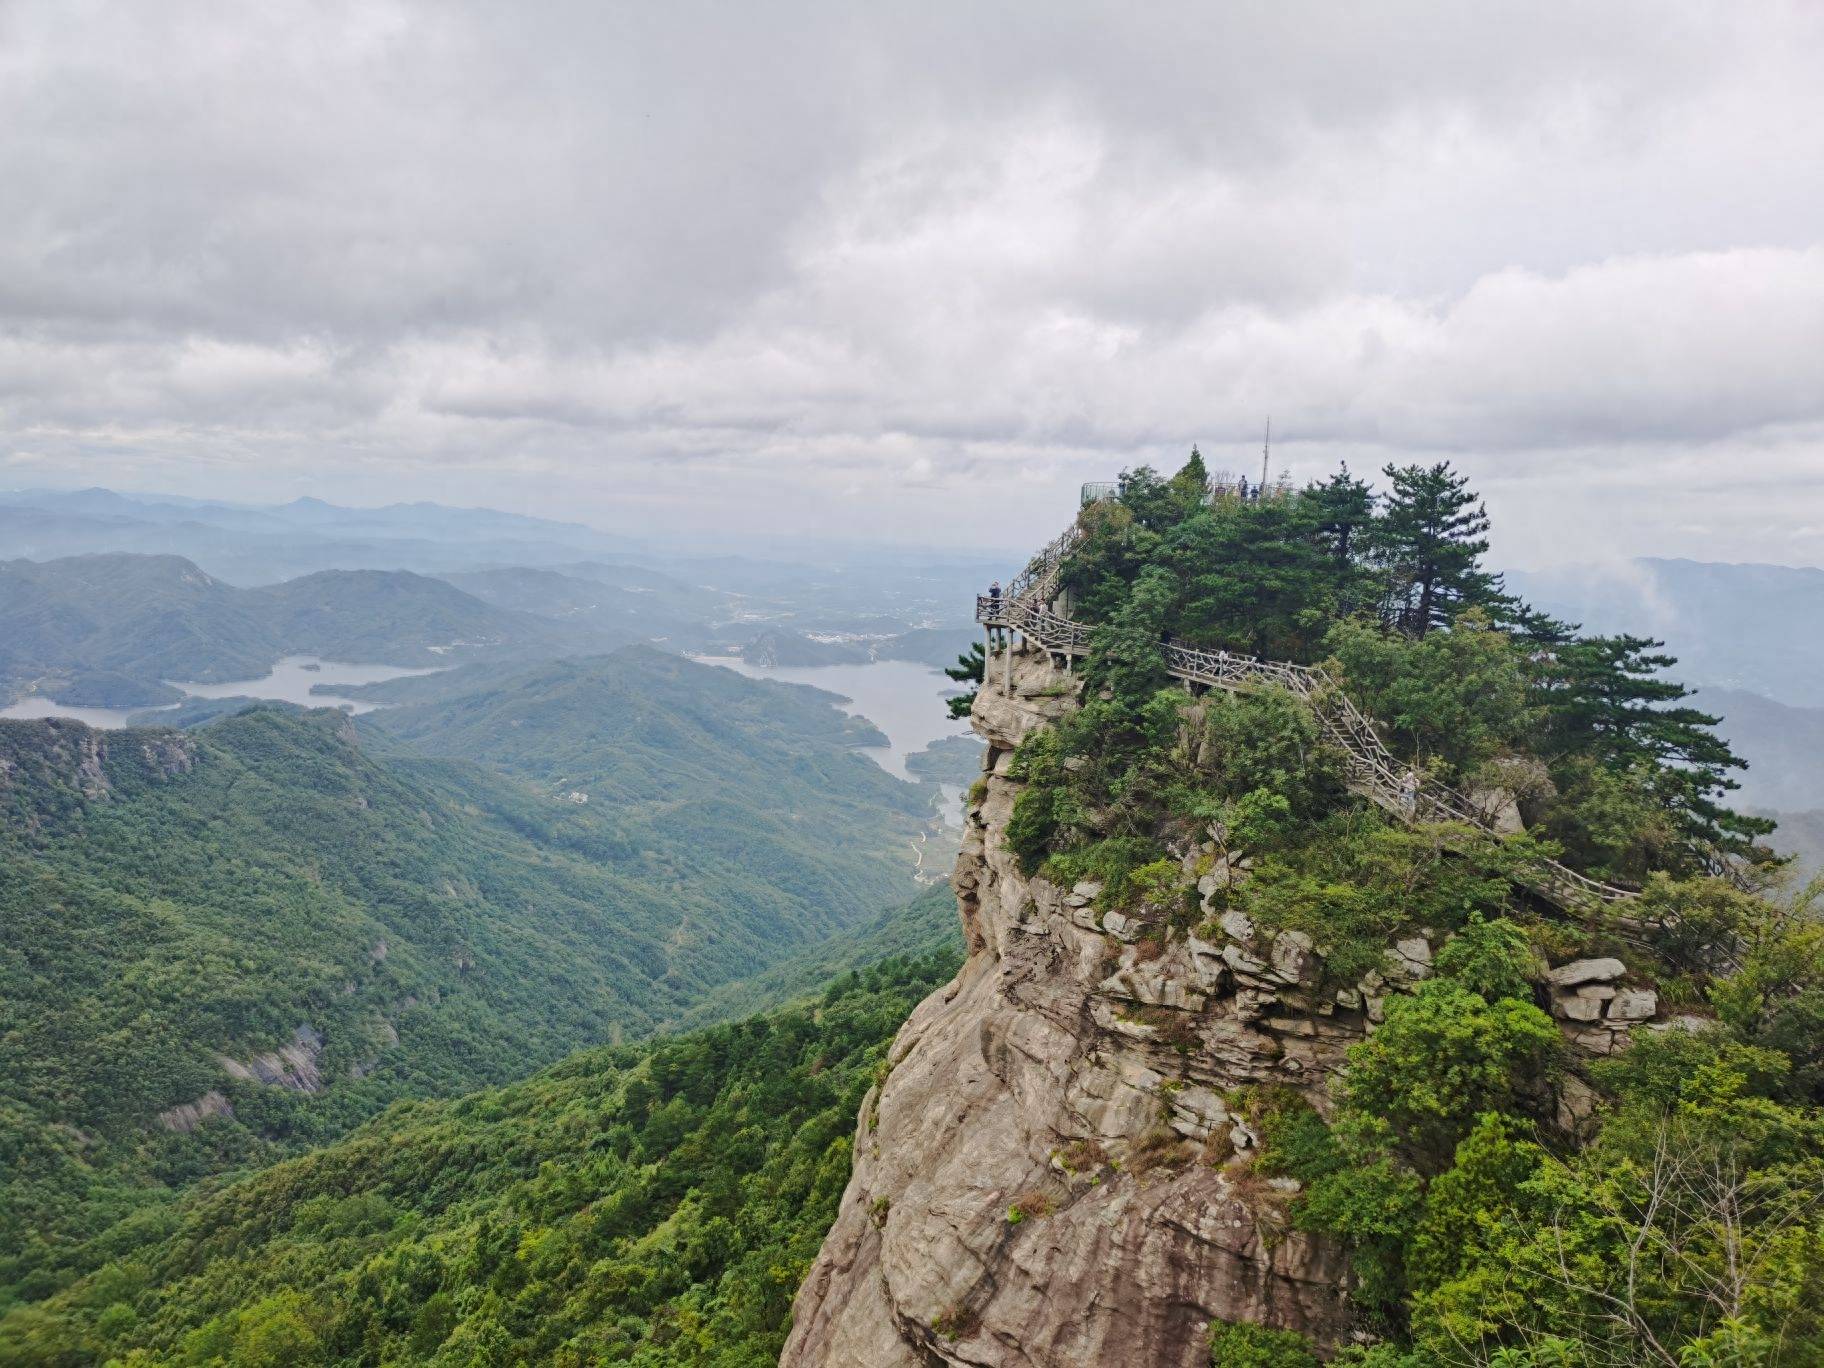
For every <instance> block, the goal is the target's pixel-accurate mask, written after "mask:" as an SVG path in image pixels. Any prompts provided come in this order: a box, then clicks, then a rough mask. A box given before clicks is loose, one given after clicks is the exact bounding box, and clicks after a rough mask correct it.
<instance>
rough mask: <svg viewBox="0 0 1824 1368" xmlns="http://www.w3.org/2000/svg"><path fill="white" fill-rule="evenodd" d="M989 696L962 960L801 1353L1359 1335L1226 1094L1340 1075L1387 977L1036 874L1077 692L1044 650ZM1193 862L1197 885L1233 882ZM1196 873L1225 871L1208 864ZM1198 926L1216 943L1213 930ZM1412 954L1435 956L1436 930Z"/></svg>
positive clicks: (1121, 1355)
mask: <svg viewBox="0 0 1824 1368" xmlns="http://www.w3.org/2000/svg"><path fill="white" fill-rule="evenodd" d="M990 678H991V683H990V685H989V687H986V688H984V689H983V690H982V691H981V693H980V695H979V697H978V698H977V701H976V707H975V714H974V723H975V727H976V730H977V731H978V732H980V733H981V734H982V735H983V736H984V737H985V738H986V739H987V741H988V743H989V746H988V751H987V754H986V756H985V759H984V765H985V780H986V782H985V785H984V786H983V788H984V789H985V791H981V790H978V794H979V798H978V801H976V802H974V803H973V804H972V806H971V809H970V823H969V830H968V833H967V835H966V838H965V842H964V846H963V850H962V853H961V855H960V857H959V858H958V861H957V868H956V877H955V885H956V889H957V896H958V902H959V905H960V908H961V912H962V918H963V926H964V931H965V938H966V943H967V946H968V950H969V957H968V960H967V962H966V963H965V964H964V966H963V969H962V971H961V972H960V973H959V974H958V976H957V977H956V979H955V980H954V981H953V982H952V983H950V984H949V985H948V986H946V987H945V988H944V989H942V990H940V991H939V992H937V993H936V994H934V995H933V996H932V997H930V998H928V999H927V1000H926V1001H925V1002H924V1003H922V1004H921V1005H920V1006H919V1008H918V1009H917V1010H916V1011H915V1012H914V1013H913V1014H912V1017H911V1018H910V1019H909V1020H908V1021H907V1023H906V1025H905V1027H904V1028H903V1029H902V1030H901V1032H900V1034H899V1036H898V1038H897V1039H896V1040H895V1041H894V1044H893V1046H892V1050H891V1053H890V1055H889V1061H888V1062H889V1066H890V1068H889V1072H888V1074H887V1076H886V1078H885V1080H884V1082H883V1083H882V1084H881V1085H880V1086H879V1087H878V1088H877V1089H875V1090H874V1091H872V1092H870V1094H869V1096H868V1098H867V1099H866V1101H864V1103H863V1105H862V1112H861V1117H860V1120H859V1124H858V1126H857V1130H856V1136H855V1151H854V1170H853V1174H852V1177H851V1180H850V1183H849V1186H848V1189H847V1191H846V1192H845V1194H844V1197H843V1202H842V1208H841V1212H840V1214H839V1216H838V1218H837V1221H836V1224H835V1226H834V1227H833V1228H832V1230H831V1232H830V1234H829V1237H828V1239H827V1240H826V1242H825V1244H824V1247H823V1250H822V1253H821V1255H820V1256H819V1258H818V1260H817V1262H816V1264H815V1265H814V1266H813V1268H812V1270H811V1273H810V1275H809V1276H808V1278H807V1279H806V1281H805V1283H804V1286H803V1287H802V1289H801V1290H800V1292H799V1294H798V1300H797V1304H796V1307H795V1313H794V1324H793V1330H792V1335H791V1338H790V1340H789V1341H788V1343H787V1345H786V1348H785V1352H784V1355H783V1357H782V1359H781V1362H782V1364H786V1365H792V1368H810V1366H811V1365H817V1366H818V1368H915V1366H916V1368H929V1366H930V1365H939V1364H958V1365H961V1364H970V1365H984V1366H989V1365H991V1366H992V1368H1065V1366H1067V1365H1070V1366H1075V1365H1082V1366H1083V1368H1088V1366H1089V1365H1113V1364H1122V1365H1127V1364H1133V1365H1142V1364H1144V1365H1167V1366H1168V1368H1170V1366H1172V1365H1182V1366H1183V1368H1191V1366H1192V1365H1202V1364H1206V1363H1207V1362H1208V1349H1207V1347H1206V1343H1205V1335H1206V1331H1207V1328H1208V1325H1209V1323H1210V1321H1211V1320H1212V1319H1214V1318H1221V1319H1224V1320H1232V1321H1243V1320H1245V1321H1255V1322H1260V1323H1263V1324H1266V1325H1272V1326H1282V1327H1289V1328H1295V1329H1297V1330H1299V1331H1302V1332H1303V1333H1305V1334H1308V1335H1311V1336H1312V1337H1313V1338H1315V1339H1316V1340H1317V1341H1318V1342H1319V1343H1322V1344H1336V1343H1339V1342H1341V1341H1343V1340H1344V1339H1345V1338H1346V1337H1347V1335H1348V1332H1349V1324H1350V1317H1349V1311H1348V1307H1347V1302H1346V1295H1345V1293H1346V1288H1347V1283H1348V1274H1347V1267H1346V1263H1345V1260H1344V1257H1343V1255H1342V1252H1341V1251H1340V1250H1339V1249H1338V1248H1337V1247H1336V1246H1335V1245H1334V1244H1331V1243H1329V1242H1327V1241H1324V1240H1320V1239H1317V1238H1314V1237H1312V1236H1308V1235H1306V1234H1303V1233H1301V1232H1298V1231H1294V1230H1292V1229H1290V1227H1289V1224H1288V1222H1287V1220H1286V1205H1287V1203H1288V1202H1289V1201H1290V1199H1291V1197H1292V1195H1294V1194H1293V1191H1291V1190H1289V1187H1290V1185H1287V1184H1276V1183H1274V1182H1269V1181H1267V1180H1264V1179H1262V1178H1261V1177H1260V1176H1259V1175H1258V1174H1257V1173H1255V1172H1254V1170H1253V1168H1252V1166H1251V1165H1250V1164H1249V1162H1248V1159H1249V1156H1248V1153H1247V1152H1248V1150H1249V1149H1250V1148H1251V1147H1252V1146H1253V1145H1254V1144H1255V1143H1256V1137H1255V1136H1253V1135H1252V1134H1251V1132H1250V1131H1249V1130H1248V1127H1247V1126H1246V1124H1245V1123H1244V1122H1243V1121H1241V1120H1240V1119H1238V1118H1236V1117H1233V1116H1231V1115H1230V1114H1229V1111H1228V1107H1227V1105H1226V1102H1225V1098H1226V1097H1227V1096H1228V1095H1229V1094H1230V1092H1231V1090H1233V1089H1234V1088H1236V1087H1237V1086H1239V1085H1243V1084H1248V1083H1265V1082H1281V1083H1287V1084H1291V1085H1293V1086H1296V1087H1299V1088H1301V1089H1303V1090H1306V1091H1307V1092H1308V1093H1309V1094H1310V1095H1311V1096H1312V1098H1313V1100H1314V1102H1316V1103H1318V1104H1319V1105H1320V1106H1327V1100H1326V1099H1325V1097H1324V1089H1325V1082H1326V1080H1327V1079H1328V1078H1329V1077H1330V1076H1331V1075H1332V1074H1334V1072H1335V1071H1336V1070H1337V1069H1339V1068H1340V1067H1341V1064H1342V1059H1343V1052H1344V1050H1345V1049H1346V1048H1347V1047H1348V1046H1349V1045H1350V1044H1351V1043H1353V1042H1354V1041H1356V1040H1359V1039H1361V1038H1362V1036H1363V1035H1364V1034H1365V1033H1366V1032H1367V1031H1368V1030H1370V1029H1371V1019H1370V1014H1371V1011H1372V1009H1373V1007H1374V1005H1375V997H1376V994H1377V993H1380V992H1384V991H1389V990H1390V988H1389V984H1388V980H1389V979H1391V978H1393V977H1394V976H1395V975H1396V973H1399V974H1418V973H1422V972H1424V971H1425V969H1426V968H1427V967H1428V966H1429V960H1430V946H1429V945H1424V946H1423V949H1421V948H1420V945H1417V944H1408V945H1405V946H1404V947H1403V950H1404V952H1405V953H1404V954H1403V956H1402V960H1401V964H1400V965H1399V966H1398V967H1397V968H1396V967H1394V966H1390V968H1389V972H1388V975H1387V976H1385V977H1383V976H1381V975H1372V976H1370V981H1369V982H1368V983H1366V985H1365V989H1366V991H1364V989H1363V988H1354V989H1348V990H1344V991H1342V992H1331V993H1325V992H1322V991H1320V989H1319V987H1318V984H1319V983H1320V981H1321V963H1320V957H1319V955H1318V952H1317V951H1316V950H1315V948H1314V947H1313V945H1312V944H1311V942H1310V940H1309V939H1308V938H1306V937H1303V936H1301V935H1298V934H1297V933H1281V934H1280V935H1278V936H1271V937H1263V936H1262V935H1260V934H1257V933H1256V930H1255V928H1254V927H1253V926H1251V925H1250V924H1249V923H1248V920H1247V918H1246V917H1243V916H1240V915H1238V914H1232V915H1230V916H1229V917H1227V918H1225V919H1224V920H1223V921H1222V923H1221V934H1220V936H1218V937H1216V938H1215V939H1212V940H1204V939H1201V938H1200V934H1191V935H1172V936H1162V935H1158V934H1151V935H1149V934H1148V931H1149V928H1151V929H1153V930H1155V931H1156V930H1157V928H1156V927H1155V926H1154V923H1153V921H1152V914H1151V912H1150V911H1149V909H1146V908H1140V909H1129V910H1123V911H1098V909H1097V906H1096V901H1097V899H1096V895H1097V894H1098V893H1099V891H1100V890H1099V889H1097V888H1096V887H1095V885H1093V884H1079V885H1077V886H1076V887H1075V888H1059V887H1057V886H1055V885H1053V884H1051V883H1049V882H1047V881H1046V880H1044V879H1039V878H1028V877H1026V876H1025V875H1023V874H1022V873H1021V872H1020V870H1019V867H1018V865H1017V863H1016V862H1015V860H1014V859H1013V857H1012V855H1011V854H1010V853H1008V852H1007V851H1006V849H1005V848H1004V844H1003V842H1002V839H1001V837H1002V831H1003V829H1004V827H1005V824H1006V821H1007V818H1008V816H1009V814H1010V813H1011V811H1012V807H1013V802H1014V799H1015V798H1016V796H1017V794H1018V791H1019V784H1018V783H1017V781H1015V780H1014V779H1013V778H1011V777H1010V775H1009V774H1008V763H1009V761H1010V759H1011V756H1012V751H1013V748H1014V746H1016V745H1017V744H1018V742H1019V741H1020V739H1021V738H1022V737H1024V736H1025V735H1027V734H1028V733H1029V732H1031V731H1032V730H1033V729H1035V728H1037V727H1042V726H1044V725H1046V724H1047V723H1049V722H1050V721H1052V720H1055V719H1056V718H1057V717H1059V716H1061V715H1062V714H1064V713H1066V712H1068V711H1069V710H1070V709H1071V708H1073V707H1074V706H1075V702H1074V690H1072V689H1071V688H1070V687H1069V686H1070V684H1071V683H1072V682H1073V681H1071V680H1070V679H1069V677H1068V676H1066V675H1064V674H1063V673H1062V672H1061V671H1058V670H1056V669H1055V668H1054V667H1053V666H1052V665H1051V663H1050V662H1049V661H1048V660H1047V659H1046V658H1045V657H1044V656H1043V655H1040V654H1036V653H1035V654H1032V655H1025V656H1020V657H1018V658H1017V661H1016V668H1015V671H1014V677H1013V687H1012V690H1011V692H1010V693H1003V692H1002V691H1001V687H1000V686H1001V678H1002V677H1001V674H1000V665H999V662H998V661H997V662H996V664H995V668H994V670H993V671H992V672H991V676H990ZM1194 854H1197V855H1198V859H1199V863H1198V864H1197V865H1196V868H1197V869H1198V870H1200V871H1202V872H1200V873H1199V880H1200V883H1199V887H1200V889H1201V890H1202V892H1203V893H1204V895H1205V896H1206V898H1207V897H1208V895H1209V894H1211V893H1213V892H1214V891H1215V889H1216V888H1217V887H1219V886H1220V885H1221V884H1222V883H1223V882H1224V881H1225V880H1226V879H1228V878H1230V877H1236V876H1237V875H1238V874H1239V871H1231V870H1228V869H1226V868H1225V867H1223V866H1222V865H1221V864H1220V862H1219V861H1216V860H1214V859H1211V858H1210V857H1209V856H1208V854H1207V852H1197V853H1194ZM1205 866H1208V868H1207V869H1206V868H1205ZM1202 934H1213V932H1211V931H1209V930H1208V929H1207V928H1206V931H1205V932H1204V933H1202ZM1421 944H1423V943H1422V942H1421Z"/></svg>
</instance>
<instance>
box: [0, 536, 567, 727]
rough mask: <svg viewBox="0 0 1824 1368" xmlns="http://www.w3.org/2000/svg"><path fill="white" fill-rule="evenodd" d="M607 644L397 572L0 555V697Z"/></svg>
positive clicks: (110, 692)
mask: <svg viewBox="0 0 1824 1368" xmlns="http://www.w3.org/2000/svg"><path fill="white" fill-rule="evenodd" d="M602 644H603V641H602V640H599V639H597V638H595V637H592V636H590V635H589V634H588V633H587V632H586V631H584V630H581V629H578V628H575V627H566V626H562V625H560V624H558V623H555V622H552V621H550V620H548V619H545V618H541V617H536V616H533V615H532V614H529V613H519V612H514V611H512V610H510V609H505V608H498V607H494V606H492V605H490V604H486V603H483V602H482V601H481V600H480V599H477V598H475V597H474V596H473V595H471V594H465V593H464V592H462V590H460V589H457V588H456V587H455V586H453V585H450V584H447V583H445V582H444V581H442V580H438V579H431V578H428V577H426V576H423V575H414V574H411V573H409V572H406V571H380V570H328V571H323V572H321V573H319V574H314V575H309V576H306V577H304V578H302V579H296V580H290V581H287V582H286V583H283V584H275V585H268V586H265V587H262V588H258V589H240V588H236V587H235V586H234V585H231V584H227V583H224V582H223V581H221V580H219V579H216V578H214V577H212V576H210V575H207V574H205V573H204V572H203V571H201V570H199V569H198V568H197V567H196V566H195V565H194V564H192V563H191V562H190V561H188V560H185V559H183V558H182V557H178V556H133V555H98V556H76V557H71V558H69V559H65V560H55V561H45V562H34V561H6V562H0V698H6V699H10V698H11V697H13V696H15V695H16V694H18V693H21V692H25V691H35V692H38V693H41V694H44V695H46V696H48V697H51V698H55V699H57V700H59V701H61V702H65V703H71V704H83V705H89V706H103V707H134V706H139V705H143V704H151V703H160V702H171V701H174V700H175V699H176V698H177V697H178V696H179V695H178V694H177V692H176V690H174V689H171V688H170V687H169V686H168V685H167V684H166V683H165V682H164V681H166V680H172V679H178V680H185V681H203V682H211V681H220V680H227V679H246V678H253V677H256V676H259V675H262V674H264V673H265V672H266V671H267V670H268V669H269V668H270V667H271V665H272V664H273V662H274V661H275V660H277V659H278V658H279V657H281V656H284V655H322V656H326V657H328V658H330V659H336V660H352V661H362V662H375V663H379V664H387V665H405V666H430V665H447V664H450V663H452V662H453V661H460V660H468V659H489V658H499V657H503V656H508V657H520V658H524V657H526V656H547V655H559V654H563V653H564V652H566V651H573V650H591V649H599V648H600V646H601V645H602Z"/></svg>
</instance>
